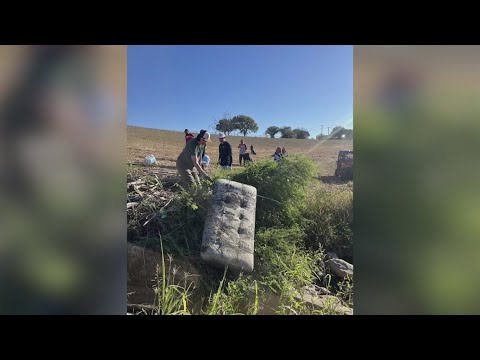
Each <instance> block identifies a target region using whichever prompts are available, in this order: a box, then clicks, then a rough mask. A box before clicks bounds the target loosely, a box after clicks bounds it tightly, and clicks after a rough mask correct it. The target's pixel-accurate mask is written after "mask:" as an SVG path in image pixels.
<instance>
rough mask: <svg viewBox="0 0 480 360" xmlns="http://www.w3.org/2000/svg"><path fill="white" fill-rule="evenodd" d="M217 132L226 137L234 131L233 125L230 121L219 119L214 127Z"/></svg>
mask: <svg viewBox="0 0 480 360" xmlns="http://www.w3.org/2000/svg"><path fill="white" fill-rule="evenodd" d="M215 129H216V130H217V131H222V132H224V133H226V134H227V135H230V133H231V132H232V131H235V125H234V123H233V121H232V120H231V119H226V118H225V119H220V120H218V122H217V124H216V125H215Z"/></svg>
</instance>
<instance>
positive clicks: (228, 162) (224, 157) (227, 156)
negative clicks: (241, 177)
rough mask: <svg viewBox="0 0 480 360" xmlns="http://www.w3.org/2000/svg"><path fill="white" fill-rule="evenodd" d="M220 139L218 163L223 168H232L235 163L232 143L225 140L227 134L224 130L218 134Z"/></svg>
mask: <svg viewBox="0 0 480 360" xmlns="http://www.w3.org/2000/svg"><path fill="white" fill-rule="evenodd" d="M218 140H219V141H220V144H219V145H218V163H219V164H220V166H221V167H222V168H223V169H225V170H231V169H232V163H233V151H232V145H230V143H229V142H228V141H226V140H225V134H224V133H223V132H221V133H219V134H218Z"/></svg>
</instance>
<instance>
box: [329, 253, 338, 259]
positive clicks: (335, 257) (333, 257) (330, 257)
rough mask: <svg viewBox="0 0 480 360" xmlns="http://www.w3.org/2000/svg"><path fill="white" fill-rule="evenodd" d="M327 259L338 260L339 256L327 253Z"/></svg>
mask: <svg viewBox="0 0 480 360" xmlns="http://www.w3.org/2000/svg"><path fill="white" fill-rule="evenodd" d="M327 259H338V256H337V254H335V253H334V252H327Z"/></svg>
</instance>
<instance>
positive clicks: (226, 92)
mask: <svg viewBox="0 0 480 360" xmlns="http://www.w3.org/2000/svg"><path fill="white" fill-rule="evenodd" d="M127 69H128V70H127V71H128V73H127V76H128V124H129V125H135V126H142V127H148V128H155V129H165V130H178V131H183V130H184V129H185V128H188V129H189V130H190V131H192V132H194V133H198V132H199V131H200V129H208V130H210V131H212V132H214V127H213V124H214V121H215V119H221V118H223V117H224V115H225V114H226V115H227V116H230V117H232V116H235V115H248V116H250V117H252V118H253V119H255V121H256V122H257V124H258V126H259V131H258V132H257V133H255V134H253V135H257V136H262V135H263V134H264V132H265V130H266V129H267V128H268V127H269V126H272V125H275V126H280V127H282V126H291V127H292V129H294V128H297V127H302V128H305V129H307V130H308V131H309V132H310V135H311V136H315V135H317V134H320V131H321V125H324V127H323V133H324V134H326V133H327V127H330V131H331V129H332V128H333V127H334V126H337V125H340V126H344V127H346V128H353V120H352V118H353V47H352V46H345V45H342V46H332V45H328V46H326V45H325V46H324V45H305V46H300V45H291V46H290V45H280V46H273V45H255V46H246V45H229V46H226V45H209V46H201V45H183V46H174V45H169V46H166V45H145V46H144V45H132V46H128V66H127ZM277 136H278V135H277Z"/></svg>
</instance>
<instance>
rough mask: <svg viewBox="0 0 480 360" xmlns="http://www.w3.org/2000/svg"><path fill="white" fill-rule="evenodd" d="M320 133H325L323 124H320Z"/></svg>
mask: <svg viewBox="0 0 480 360" xmlns="http://www.w3.org/2000/svg"><path fill="white" fill-rule="evenodd" d="M320 129H321V130H320V135H323V125H320Z"/></svg>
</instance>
